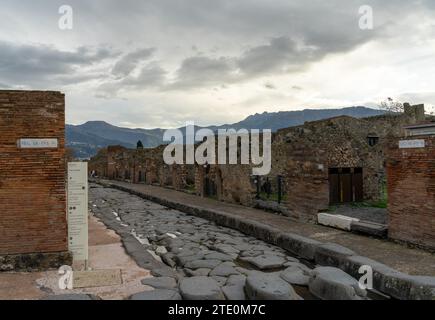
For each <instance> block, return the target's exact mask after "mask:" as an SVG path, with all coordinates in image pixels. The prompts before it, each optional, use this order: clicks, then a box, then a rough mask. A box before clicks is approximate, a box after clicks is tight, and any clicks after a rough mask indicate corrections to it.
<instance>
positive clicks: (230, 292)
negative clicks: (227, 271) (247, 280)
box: [222, 284, 246, 300]
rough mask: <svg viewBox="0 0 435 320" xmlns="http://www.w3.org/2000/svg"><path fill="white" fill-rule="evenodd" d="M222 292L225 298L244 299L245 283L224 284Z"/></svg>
mask: <svg viewBox="0 0 435 320" xmlns="http://www.w3.org/2000/svg"><path fill="white" fill-rule="evenodd" d="M222 292H223V293H224V295H225V298H227V300H246V294H245V285H240V284H238V285H226V286H223V287H222Z"/></svg>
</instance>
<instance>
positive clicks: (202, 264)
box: [184, 260, 222, 269]
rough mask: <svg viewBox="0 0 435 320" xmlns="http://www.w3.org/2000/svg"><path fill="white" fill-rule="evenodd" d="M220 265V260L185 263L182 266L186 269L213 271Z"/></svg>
mask: <svg viewBox="0 0 435 320" xmlns="http://www.w3.org/2000/svg"><path fill="white" fill-rule="evenodd" d="M221 263H222V261H220V260H194V261H189V262H187V263H186V264H185V265H184V266H185V267H186V268H187V269H199V268H207V269H214V268H216V267H217V266H218V265H219V264H221Z"/></svg>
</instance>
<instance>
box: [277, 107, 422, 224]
mask: <svg viewBox="0 0 435 320" xmlns="http://www.w3.org/2000/svg"><path fill="white" fill-rule="evenodd" d="M416 121H417V120H416V117H414V116H413V115H412V116H411V115H407V114H400V115H396V114H388V115H382V116H377V117H370V118H365V119H355V118H352V117H347V116H343V117H336V118H331V119H326V120H320V121H314V122H308V123H305V124H304V125H302V126H298V127H292V128H287V129H283V130H280V131H278V132H277V134H276V135H275V136H274V142H273V145H272V146H273V147H272V173H271V175H272V176H276V175H277V174H280V175H283V176H284V182H285V190H286V195H287V197H286V199H285V203H284V205H285V206H286V207H287V208H288V209H289V215H290V216H291V217H293V218H296V219H299V220H305V221H316V219H317V213H318V212H321V211H323V210H327V209H328V207H329V205H330V198H329V197H330V196H329V192H330V191H329V168H362V172H363V199H364V200H365V201H378V200H379V199H380V198H381V196H382V192H383V185H384V183H385V169H384V168H385V163H384V162H385V152H384V151H385V148H386V147H387V146H388V145H389V144H390V143H391V139H393V138H394V137H398V136H400V135H402V134H403V132H404V130H403V126H405V125H407V124H413V123H415V122H416ZM369 136H372V137H377V138H378V142H377V144H376V145H373V146H371V145H369V143H368V137H369Z"/></svg>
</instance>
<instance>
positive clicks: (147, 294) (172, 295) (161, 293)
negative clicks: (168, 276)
mask: <svg viewBox="0 0 435 320" xmlns="http://www.w3.org/2000/svg"><path fill="white" fill-rule="evenodd" d="M130 300H182V299H181V296H180V294H179V293H178V291H176V290H168V289H156V290H151V291H144V292H140V293H136V294H134V295H132V296H130Z"/></svg>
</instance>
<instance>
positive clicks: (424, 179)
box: [387, 136, 435, 249]
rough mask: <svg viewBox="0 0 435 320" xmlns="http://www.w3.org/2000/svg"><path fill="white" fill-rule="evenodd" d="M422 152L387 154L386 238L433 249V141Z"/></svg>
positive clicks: (395, 149)
mask: <svg viewBox="0 0 435 320" xmlns="http://www.w3.org/2000/svg"><path fill="white" fill-rule="evenodd" d="M412 139H424V140H425V144H426V147H425V148H414V149H399V147H398V142H397V141H396V143H395V144H394V146H393V147H391V149H389V152H388V161H387V174H388V213H389V227H388V232H389V237H390V238H392V239H396V240H402V241H406V242H410V243H413V244H417V245H420V246H423V247H428V248H431V249H435V137H434V136H432V137H428V136H422V137H418V136H414V137H412Z"/></svg>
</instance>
